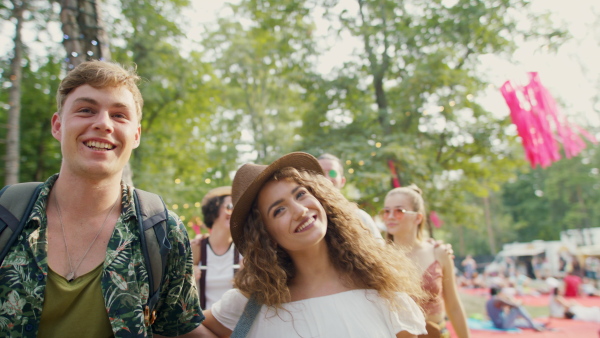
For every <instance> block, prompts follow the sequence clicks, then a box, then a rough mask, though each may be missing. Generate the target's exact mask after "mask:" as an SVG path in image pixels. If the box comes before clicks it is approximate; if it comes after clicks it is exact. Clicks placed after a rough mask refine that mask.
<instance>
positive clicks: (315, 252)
mask: <svg viewBox="0 0 600 338" xmlns="http://www.w3.org/2000/svg"><path fill="white" fill-rule="evenodd" d="M233 203H234V209H233V214H232V216H231V232H232V236H233V241H234V242H235V243H236V245H237V246H238V248H239V249H240V251H241V252H242V254H243V255H244V268H243V269H241V270H240V271H239V273H238V274H237V275H236V277H235V286H236V289H232V290H230V291H228V292H227V293H225V295H224V296H223V297H222V298H221V300H220V301H219V302H217V303H216V304H214V305H213V307H212V308H211V309H210V310H207V311H205V312H204V313H205V316H206V318H207V319H206V320H205V321H204V322H203V325H205V326H206V327H207V328H209V329H210V330H211V331H213V332H214V333H215V334H217V335H218V336H221V337H223V336H229V335H230V334H231V333H232V330H233V329H234V328H235V326H236V324H237V322H238V320H239V319H240V316H241V315H242V312H243V311H244V307H245V306H246V303H247V302H248V298H249V297H250V296H252V298H253V299H255V300H256V301H257V303H258V304H261V307H260V311H259V313H258V315H257V316H256V318H254V320H253V322H252V326H251V328H250V331H249V333H248V336H251V337H292V336H298V337H415V335H418V334H421V333H425V321H424V317H423V313H422V310H421V309H420V308H419V306H418V305H417V304H416V303H415V301H414V300H413V298H414V299H417V300H420V299H423V297H424V296H425V295H424V293H423V291H422V289H421V288H420V286H419V283H418V278H419V276H418V275H417V271H416V269H415V267H414V266H413V264H412V263H411V262H410V261H409V260H408V259H407V258H406V257H405V256H403V255H402V253H400V252H399V250H397V249H395V248H393V247H391V246H382V245H381V244H380V243H378V242H377V240H376V239H375V238H374V237H373V236H372V235H371V234H370V233H369V232H368V231H367V230H366V229H365V228H364V227H362V225H361V221H360V219H358V217H357V216H356V212H355V207H354V206H353V205H352V204H351V203H350V202H348V201H347V200H346V199H345V198H344V197H343V196H342V195H341V193H340V192H339V191H338V190H337V189H336V188H335V187H334V186H333V185H332V184H331V182H330V181H329V180H328V179H327V178H325V177H324V176H323V171H322V169H321V166H320V165H319V162H318V161H317V160H316V159H315V158H314V157H313V156H311V155H309V154H306V153H291V154H288V155H285V156H283V157H281V158H280V159H278V160H276V161H275V162H273V163H272V164H271V165H269V166H266V165H256V164H246V165H244V166H242V167H241V168H240V169H239V170H238V172H237V173H236V176H235V178H234V180H233ZM411 297H413V298H411Z"/></svg>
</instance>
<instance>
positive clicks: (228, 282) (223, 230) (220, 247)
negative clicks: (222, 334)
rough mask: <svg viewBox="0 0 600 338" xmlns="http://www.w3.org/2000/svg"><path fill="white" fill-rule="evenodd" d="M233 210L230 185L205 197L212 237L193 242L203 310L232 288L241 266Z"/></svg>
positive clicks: (207, 225) (205, 210)
mask: <svg viewBox="0 0 600 338" xmlns="http://www.w3.org/2000/svg"><path fill="white" fill-rule="evenodd" d="M232 210H233V204H232V203H231V187H230V186H225V187H219V188H215V189H212V190H211V191H209V192H208V193H207V194H206V196H204V198H203V199H202V215H203V217H204V223H205V225H206V227H207V228H209V229H210V236H204V237H200V238H197V239H194V240H193V241H192V243H191V246H192V254H193V257H194V267H195V270H194V277H195V278H196V282H197V283H198V292H199V293H200V303H201V307H202V309H209V308H210V307H211V306H212V304H214V303H215V302H216V301H218V300H219V299H221V296H223V294H224V293H225V292H226V291H227V290H229V289H231V288H232V287H233V276H234V273H235V271H237V270H238V269H239V260H240V256H239V252H238V251H237V250H236V248H235V244H234V243H233V240H232V238H231V231H230V229H229V219H230V217H231V211H232Z"/></svg>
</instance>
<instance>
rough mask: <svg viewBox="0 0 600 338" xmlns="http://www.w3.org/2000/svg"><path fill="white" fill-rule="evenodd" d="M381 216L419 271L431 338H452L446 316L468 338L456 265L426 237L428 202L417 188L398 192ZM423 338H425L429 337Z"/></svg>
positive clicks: (390, 235) (387, 200)
mask: <svg viewBox="0 0 600 338" xmlns="http://www.w3.org/2000/svg"><path fill="white" fill-rule="evenodd" d="M380 216H381V217H382V219H383V222H384V223H385V225H386V227H387V231H388V238H389V239H391V240H392V242H393V243H394V244H395V246H398V247H400V248H403V249H404V250H405V251H406V252H407V254H408V257H409V258H410V259H411V260H412V261H413V262H415V263H416V264H417V266H418V268H419V269H420V275H421V276H422V281H421V282H420V283H421V284H422V286H423V288H424V289H425V291H427V292H428V293H429V297H428V299H426V301H425V302H424V303H422V304H421V305H422V307H423V310H424V311H425V318H426V320H427V332H428V334H429V335H431V337H440V336H441V337H449V332H448V331H447V329H446V327H445V322H444V320H445V318H446V314H447V315H448V317H449V318H450V322H451V323H452V327H453V328H454V330H455V331H456V334H457V335H458V336H459V337H460V338H463V337H469V329H468V327H467V320H466V316H465V312H464V310H463V307H462V304H461V303H460V299H459V298H458V291H457V289H456V281H455V279H454V262H453V261H452V259H451V257H450V255H449V254H448V252H447V251H446V250H445V249H444V248H443V247H442V246H438V247H434V244H432V243H431V242H429V241H427V239H426V235H425V227H424V225H425V202H424V201H423V197H422V196H421V190H420V189H419V188H418V187H417V186H416V185H410V186H408V187H402V188H395V189H393V190H391V191H390V192H388V194H387V195H386V197H385V207H384V209H383V210H382V211H381V213H380ZM426 336H427V335H424V336H423V337H426Z"/></svg>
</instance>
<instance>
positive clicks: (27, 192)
mask: <svg viewBox="0 0 600 338" xmlns="http://www.w3.org/2000/svg"><path fill="white" fill-rule="evenodd" d="M42 185H43V184H42V183H40V182H29V183H19V184H14V185H10V186H6V187H4V188H3V189H2V190H0V263H2V261H3V260H4V257H6V255H7V254H8V250H10V247H11V246H12V245H13V243H14V242H15V241H16V240H17V238H18V237H19V234H20V233H21V231H23V228H24V227H25V222H26V221H27V219H28V218H29V215H30V214H31V210H32V209H33V205H34V204H35V201H36V200H37V198H38V196H39V193H40V190H41V189H42ZM133 196H134V200H135V205H136V209H137V219H138V222H139V228H140V234H141V233H143V234H144V236H140V238H141V241H142V243H141V244H142V252H143V255H144V260H145V262H146V269H147V270H148V282H149V286H150V291H151V293H150V297H149V298H148V303H147V304H146V306H145V307H144V319H145V324H146V326H149V325H152V323H154V320H155V319H156V311H155V309H154V308H155V306H156V303H158V299H159V298H160V289H161V286H162V282H163V276H164V273H165V267H166V265H167V255H168V254H169V251H170V250H171V243H169V240H168V238H167V207H166V206H165V203H164V202H163V200H162V198H161V197H160V196H158V195H156V194H153V193H150V192H147V191H144V190H140V189H135V190H134V194H133Z"/></svg>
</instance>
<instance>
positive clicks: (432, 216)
mask: <svg viewBox="0 0 600 338" xmlns="http://www.w3.org/2000/svg"><path fill="white" fill-rule="evenodd" d="M429 220H430V221H431V223H433V225H434V226H435V227H436V228H439V227H441V226H442V224H444V221H442V220H441V219H440V218H439V216H438V214H437V212H435V211H431V212H430V213H429Z"/></svg>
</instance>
